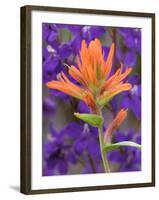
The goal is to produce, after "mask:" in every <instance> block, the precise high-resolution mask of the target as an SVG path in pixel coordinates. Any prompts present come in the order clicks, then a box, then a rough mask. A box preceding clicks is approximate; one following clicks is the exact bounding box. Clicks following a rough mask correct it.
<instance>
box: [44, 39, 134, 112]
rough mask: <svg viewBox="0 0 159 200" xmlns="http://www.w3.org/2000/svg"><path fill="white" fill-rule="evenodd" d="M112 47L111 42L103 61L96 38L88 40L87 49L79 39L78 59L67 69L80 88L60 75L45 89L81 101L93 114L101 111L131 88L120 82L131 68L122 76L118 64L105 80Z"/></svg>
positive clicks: (110, 65)
mask: <svg viewBox="0 0 159 200" xmlns="http://www.w3.org/2000/svg"><path fill="white" fill-rule="evenodd" d="M114 46H115V45H114V43H113V44H112V45H111V47H110V50H109V54H108V57H107V59H106V60H104V54H103V51H102V45H101V43H100V41H99V40H98V39H95V40H93V41H91V42H90V44H89V46H88V47H87V45H86V42H85V40H83V41H82V44H81V50H80V56H79V57H77V67H75V66H69V68H68V73H69V75H70V76H72V77H73V78H74V79H75V80H76V81H77V82H79V83H80V86H77V85H75V84H74V83H72V82H71V81H70V80H69V79H68V78H67V77H66V75H65V74H64V73H63V72H62V73H61V74H60V77H59V80H58V81H55V80H53V81H50V82H48V83H47V86H48V87H49V88H52V89H57V90H60V91H62V92H64V93H66V94H69V95H70V96H73V97H75V98H78V99H81V100H83V101H84V102H85V103H86V104H87V105H88V106H89V107H90V108H91V110H92V112H93V113H97V108H98V107H100V108H102V107H103V106H104V105H105V104H106V103H107V102H108V101H109V100H110V99H111V98H112V97H113V96H115V95H116V94H118V93H120V92H122V91H127V90H130V89H131V84H130V83H123V79H124V78H125V77H126V76H127V75H128V74H129V73H130V72H131V70H132V68H130V67H129V68H127V70H126V71H125V72H124V73H122V65H121V67H120V68H119V69H118V70H117V71H116V72H115V73H114V74H113V75H112V76H111V77H109V75H110V72H111V68H112V63H113V56H114Z"/></svg>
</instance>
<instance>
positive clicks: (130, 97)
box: [121, 85, 141, 120]
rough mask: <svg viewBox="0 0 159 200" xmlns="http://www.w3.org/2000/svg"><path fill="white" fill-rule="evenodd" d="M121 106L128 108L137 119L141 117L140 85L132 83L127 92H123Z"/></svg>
mask: <svg viewBox="0 0 159 200" xmlns="http://www.w3.org/2000/svg"><path fill="white" fill-rule="evenodd" d="M121 107H123V108H128V109H129V110H131V111H132V112H133V113H134V115H135V117H136V118H137V119H138V120H140V119H141V85H134V86H133V87H132V89H131V91H130V92H129V93H125V94H123V96H122V101H121Z"/></svg>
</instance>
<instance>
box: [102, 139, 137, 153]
mask: <svg viewBox="0 0 159 200" xmlns="http://www.w3.org/2000/svg"><path fill="white" fill-rule="evenodd" d="M124 146H128V147H136V148H139V149H140V148H141V145H140V144H137V143H135V142H131V141H123V142H118V143H114V144H106V145H105V146H104V147H103V150H104V151H106V152H108V151H112V150H114V149H118V148H120V147H124Z"/></svg>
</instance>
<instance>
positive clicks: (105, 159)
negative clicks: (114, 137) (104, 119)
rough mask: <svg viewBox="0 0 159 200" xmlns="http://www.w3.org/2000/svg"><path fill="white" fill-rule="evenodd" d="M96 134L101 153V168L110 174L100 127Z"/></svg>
mask: <svg viewBox="0 0 159 200" xmlns="http://www.w3.org/2000/svg"><path fill="white" fill-rule="evenodd" d="M98 133H99V144H100V151H101V156H102V161H103V166H104V171H105V172H107V173H109V172H110V168H109V163H108V159H107V155H106V153H105V152H104V150H103V144H104V141H103V127H102V126H100V127H99V128H98Z"/></svg>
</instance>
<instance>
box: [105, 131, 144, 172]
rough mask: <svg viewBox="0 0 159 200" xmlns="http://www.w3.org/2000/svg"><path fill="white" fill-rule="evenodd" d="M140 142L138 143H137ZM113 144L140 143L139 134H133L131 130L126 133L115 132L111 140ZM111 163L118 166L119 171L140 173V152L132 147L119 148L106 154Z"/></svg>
mask: <svg viewBox="0 0 159 200" xmlns="http://www.w3.org/2000/svg"><path fill="white" fill-rule="evenodd" d="M139 140H140V141H139ZM113 141H114V143H116V142H122V141H134V142H139V143H140V142H141V134H140V133H135V132H134V130H133V129H130V130H129V131H128V132H126V133H125V132H121V131H116V132H115V134H114V138H113ZM108 159H109V161H110V162H111V163H117V164H118V165H119V171H123V172H125V171H140V170H141V151H140V150H138V149H137V148H134V147H121V148H120V149H116V150H113V151H111V152H109V153H108Z"/></svg>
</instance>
